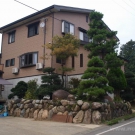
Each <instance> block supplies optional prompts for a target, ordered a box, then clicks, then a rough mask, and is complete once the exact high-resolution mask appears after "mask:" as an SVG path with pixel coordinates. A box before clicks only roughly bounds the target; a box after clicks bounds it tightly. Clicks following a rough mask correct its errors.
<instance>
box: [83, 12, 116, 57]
mask: <svg viewBox="0 0 135 135" xmlns="http://www.w3.org/2000/svg"><path fill="white" fill-rule="evenodd" d="M102 18H103V14H102V13H100V12H91V13H90V20H91V22H90V24H89V26H90V29H89V30H88V36H89V37H90V39H91V43H89V44H88V45H86V46H85V48H86V49H87V50H89V51H91V53H90V54H89V58H92V56H101V58H102V59H104V57H105V55H106V54H108V53H113V52H114V49H115V48H116V47H118V43H117V40H116V34H117V32H116V31H111V30H110V29H109V28H108V27H107V26H106V24H105V23H104V22H103V21H102Z"/></svg>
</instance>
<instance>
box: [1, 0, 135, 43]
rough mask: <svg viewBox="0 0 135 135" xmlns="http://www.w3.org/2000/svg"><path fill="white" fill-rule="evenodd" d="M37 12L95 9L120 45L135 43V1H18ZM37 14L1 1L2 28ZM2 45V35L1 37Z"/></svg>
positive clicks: (6, 0) (14, 3) (7, 0)
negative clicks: (63, 8)
mask: <svg viewBox="0 0 135 135" xmlns="http://www.w3.org/2000/svg"><path fill="white" fill-rule="evenodd" d="M18 1H20V2H22V3H25V4H27V5H29V6H31V7H33V8H35V9H37V10H41V9H44V8H46V7H49V6H51V5H54V4H56V5H63V6H72V7H78V8H86V9H94V10H96V11H99V12H101V13H103V14H104V18H103V20H104V22H105V23H106V24H107V25H108V26H109V28H110V29H111V30H114V31H117V32H118V34H117V37H118V38H119V39H120V44H125V43H126V42H128V41H129V40H131V39H132V40H134V41H135V0H18ZM34 12H36V11H35V10H33V9H30V8H28V7H25V6H24V5H21V4H19V3H17V2H16V1H14V0H0V27H2V26H4V25H6V24H9V23H11V22H14V21H16V20H18V19H20V18H22V17H25V16H27V15H29V14H32V13H34ZM0 43H1V35H0Z"/></svg>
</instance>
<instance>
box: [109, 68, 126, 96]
mask: <svg viewBox="0 0 135 135" xmlns="http://www.w3.org/2000/svg"><path fill="white" fill-rule="evenodd" d="M107 78H108V80H109V85H110V86H112V87H113V88H114V92H115V94H116V96H117V97H120V92H121V90H124V89H125V88H126V86H127V82H126V79H125V76H124V73H123V72H122V70H121V69H120V68H119V67H117V68H111V69H110V70H109V72H108V74H107Z"/></svg>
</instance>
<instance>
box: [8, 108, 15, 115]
mask: <svg viewBox="0 0 135 135" xmlns="http://www.w3.org/2000/svg"><path fill="white" fill-rule="evenodd" d="M13 113H14V108H11V110H10V113H9V115H10V116H12V115H13Z"/></svg>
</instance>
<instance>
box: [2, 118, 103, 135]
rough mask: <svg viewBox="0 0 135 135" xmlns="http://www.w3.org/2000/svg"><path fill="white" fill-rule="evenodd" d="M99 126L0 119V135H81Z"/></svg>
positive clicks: (23, 119) (24, 119) (25, 119)
mask: <svg viewBox="0 0 135 135" xmlns="http://www.w3.org/2000/svg"><path fill="white" fill-rule="evenodd" d="M100 126H101V125H93V124H73V123H61V122H52V121H35V120H33V119H28V118H18V117H0V135H77V134H79V135H81V134H82V135H83V134H87V133H89V132H90V131H91V130H92V129H95V128H98V127H100Z"/></svg>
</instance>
